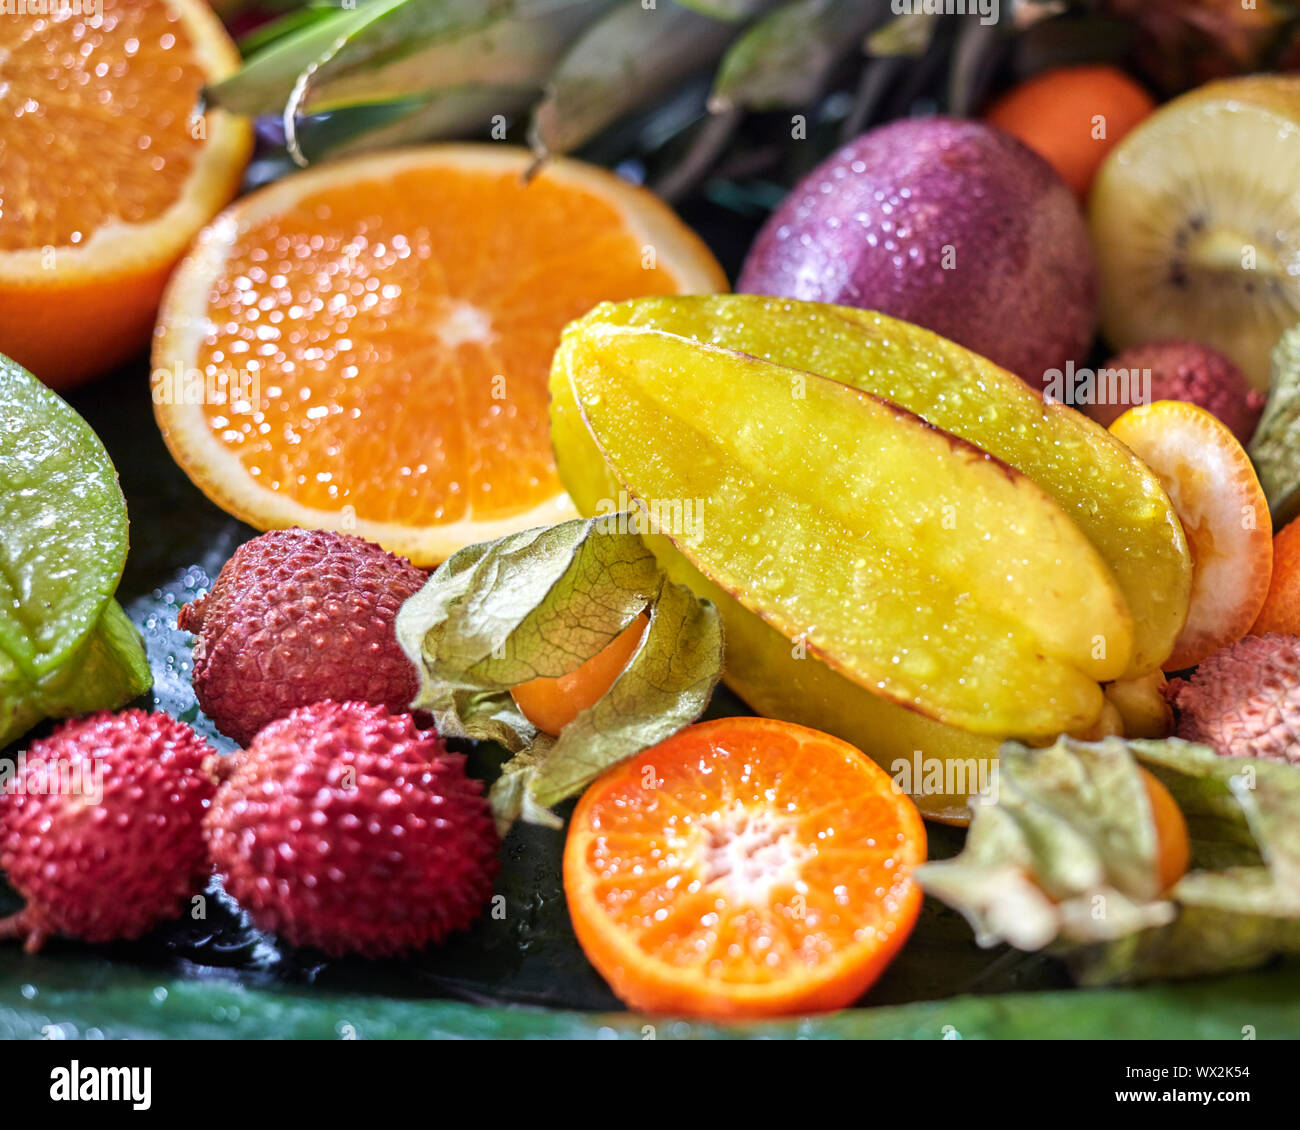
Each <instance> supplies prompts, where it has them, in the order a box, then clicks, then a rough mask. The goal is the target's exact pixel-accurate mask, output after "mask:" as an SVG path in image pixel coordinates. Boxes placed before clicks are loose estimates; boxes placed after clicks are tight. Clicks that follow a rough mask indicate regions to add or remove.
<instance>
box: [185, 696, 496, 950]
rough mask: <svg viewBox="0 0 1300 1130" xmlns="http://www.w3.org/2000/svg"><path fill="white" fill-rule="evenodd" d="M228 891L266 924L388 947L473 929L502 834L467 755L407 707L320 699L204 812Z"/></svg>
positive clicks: (264, 742) (302, 940)
mask: <svg viewBox="0 0 1300 1130" xmlns="http://www.w3.org/2000/svg"><path fill="white" fill-rule="evenodd" d="M206 829H207V836H208V845H209V850H210V852H211V855H212V860H213V863H214V864H215V865H216V868H217V870H218V872H220V873H221V875H222V876H223V878H224V881H225V887H226V892H227V893H228V894H229V895H230V896H231V897H232V898H234V899H235V901H236V902H238V903H239V904H240V906H242V907H243V908H244V909H245V910H246V911H247V912H248V914H249V916H250V917H251V918H252V920H253V922H254V924H255V925H257V926H258V927H259V928H261V929H263V930H267V931H270V932H272V933H275V934H278V935H280V936H281V937H282V938H284V939H285V940H286V941H289V942H291V943H293V944H294V945H300V946H314V947H316V948H317V949H320V950H323V951H324V952H325V953H327V954H330V955H332V956H340V955H343V954H348V953H356V954H361V955H364V956H367V957H385V956H389V955H393V954H399V953H404V952H407V951H411V950H415V949H419V948H421V947H423V946H425V945H428V944H430V943H433V942H438V941H441V940H442V939H443V938H444V937H446V936H447V934H448V933H450V932H451V931H453V930H460V929H463V928H465V927H467V926H469V925H470V923H472V922H473V921H474V919H475V918H477V917H478V915H479V914H480V913H481V912H482V910H483V907H484V905H485V903H486V902H487V900H488V898H489V896H490V895H491V893H492V881H493V879H494V878H495V877H496V872H497V855H496V852H497V846H498V840H497V834H496V830H495V828H494V827H493V824H492V820H491V817H490V816H489V813H488V807H487V803H486V801H485V800H484V798H483V796H482V786H481V785H480V783H479V782H478V781H475V780H472V779H471V778H469V777H466V775H465V767H464V758H463V757H461V756H459V755H456V754H449V753H447V751H446V747H445V746H444V745H443V744H442V741H441V739H440V738H439V737H438V735H437V734H436V733H434V732H433V731H428V730H420V729H418V728H417V727H416V725H415V723H414V721H413V720H412V719H411V718H410V716H409V715H399V714H393V713H391V712H389V711H388V710H387V709H385V708H384V707H382V706H374V705H369V704H366V703H357V702H349V703H335V702H321V703H315V704H313V705H311V706H305V707H302V708H301V709H298V710H295V711H294V712H293V713H292V714H290V715H289V716H288V717H287V718H283V719H281V720H280V721H278V722H273V723H271V725H269V726H268V727H267V728H266V729H265V730H263V731H262V732H261V733H260V734H258V735H257V737H256V738H255V739H254V741H253V743H252V744H251V745H250V746H249V747H248V748H247V749H246V750H244V751H243V752H242V753H240V754H237V755H236V764H235V768H234V771H233V772H232V773H231V775H230V776H229V778H228V779H227V780H226V781H225V783H224V784H223V785H222V786H221V788H220V790H219V791H218V793H217V797H216V800H215V801H214V802H213V805H212V809H211V811H210V812H209V814H208V817H207V821H206Z"/></svg>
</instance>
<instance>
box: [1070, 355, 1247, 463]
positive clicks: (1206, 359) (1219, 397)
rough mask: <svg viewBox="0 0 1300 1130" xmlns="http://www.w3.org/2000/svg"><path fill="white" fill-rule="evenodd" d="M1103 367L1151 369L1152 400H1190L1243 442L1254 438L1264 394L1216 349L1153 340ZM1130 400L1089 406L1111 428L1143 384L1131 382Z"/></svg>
mask: <svg viewBox="0 0 1300 1130" xmlns="http://www.w3.org/2000/svg"><path fill="white" fill-rule="evenodd" d="M1102 368H1103V369H1123V370H1126V371H1127V372H1128V373H1130V374H1138V373H1143V372H1150V374H1151V387H1150V390H1149V392H1150V395H1149V399H1150V400H1153V401H1154V400H1186V401H1190V402H1191V403H1192V404H1196V405H1199V406H1200V407H1201V408H1204V409H1205V410H1206V411H1207V412H1209V413H1210V414H1211V415H1212V416H1217V417H1218V418H1219V419H1220V420H1221V421H1222V422H1223V423H1224V424H1226V425H1227V426H1228V429H1229V430H1230V431H1231V432H1232V434H1233V435H1235V436H1236V437H1237V441H1238V442H1239V443H1242V444H1246V443H1249V442H1250V437H1251V436H1252V435H1254V434H1255V426H1256V425H1257V424H1258V423H1259V418H1260V416H1261V415H1262V414H1263V412H1264V400H1265V397H1264V394H1263V393H1262V392H1260V391H1259V390H1258V389H1253V388H1251V387H1250V384H1249V382H1248V381H1247V380H1246V375H1245V374H1244V373H1243V372H1242V371H1241V370H1240V369H1239V368H1237V366H1236V365H1234V364H1233V363H1232V361H1230V360H1229V359H1228V358H1227V357H1225V356H1224V355H1223V354H1222V353H1220V352H1219V351H1218V350H1217V349H1211V348H1210V347H1209V346H1208V345H1202V344H1200V342H1196V341H1150V342H1147V343H1146V344H1144V345H1135V346H1133V347H1132V348H1131V349H1126V350H1124V351H1123V352H1122V353H1119V354H1117V355H1116V356H1115V357H1112V358H1111V359H1110V360H1109V361H1107V362H1106V364H1105V365H1104V366H1102ZM1126 384H1127V391H1128V392H1129V393H1130V395H1129V396H1128V397H1127V399H1126V400H1122V401H1117V402H1115V403H1109V404H1093V405H1088V406H1086V409H1085V410H1086V411H1087V413H1088V415H1089V416H1091V417H1092V418H1093V419H1094V420H1096V421H1097V423H1099V424H1101V425H1103V426H1104V427H1110V425H1111V424H1113V423H1114V422H1115V421H1116V420H1117V419H1118V418H1119V417H1120V415H1122V414H1123V413H1124V412H1125V411H1127V410H1128V409H1129V408H1131V407H1132V406H1133V405H1134V404H1136V403H1138V400H1137V399H1136V398H1135V396H1134V395H1132V394H1133V393H1134V392H1141V391H1142V389H1141V386H1140V384H1139V385H1138V386H1136V387H1135V385H1134V382H1133V381H1131V380H1130V381H1128V382H1126Z"/></svg>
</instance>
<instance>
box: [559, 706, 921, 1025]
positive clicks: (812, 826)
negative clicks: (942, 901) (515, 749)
mask: <svg viewBox="0 0 1300 1130" xmlns="http://www.w3.org/2000/svg"><path fill="white" fill-rule="evenodd" d="M925 854H926V840H925V828H924V825H923V824H922V822H921V817H920V815H919V814H918V813H917V811H916V807H915V806H914V805H913V804H912V802H911V801H910V800H909V799H908V798H907V797H906V796H905V795H904V794H902V793H901V792H899V791H897V790H895V788H894V787H893V782H892V781H891V780H890V778H889V776H888V775H887V774H886V773H885V771H884V770H883V769H881V768H879V767H878V766H877V765H876V764H875V763H874V762H872V761H870V760H869V759H868V758H867V757H866V756H865V755H864V754H862V753H860V752H859V751H858V750H856V749H854V748H853V746H851V745H849V744H848V743H847V742H842V741H840V740H839V739H838V738H833V737H831V736H830V735H828V734H823V733H820V732H818V731H816V730H809V729H806V728H805V727H803V726H796V725H794V724H793V723H789V722H777V721H774V720H772V719H768V718H724V719H720V720H718V721H714V722H705V723H701V724H699V725H695V726H689V727H687V728H686V729H685V730H682V731H681V732H680V733H678V734H677V735H675V736H674V737H672V738H670V739H669V740H668V741H666V742H664V743H662V744H661V745H658V746H655V747H653V748H651V749H648V750H645V751H643V752H642V753H640V754H638V755H637V756H636V757H634V758H632V759H631V760H629V761H626V762H624V763H623V764H621V765H618V766H616V767H615V768H613V769H611V770H609V771H608V772H606V773H605V774H604V775H603V776H602V777H600V778H599V779H598V780H597V781H596V782H595V784H593V785H592V786H591V787H590V788H589V789H588V790H587V792H586V793H585V794H584V795H583V797H582V800H581V801H579V803H578V806H577V808H576V809H575V811H574V814H573V817H572V819H571V821H570V823H569V835H568V840H567V842H566V844H565V849H564V893H565V897H566V899H567V900H568V904H569V913H570V915H571V916H572V919H573V928H574V931H575V933H576V934H577V936H578V941H579V942H580V943H581V945H582V948H583V951H584V952H585V953H586V955H587V957H588V958H589V959H590V961H591V963H592V964H593V965H594V966H595V967H596V969H597V970H598V971H599V972H600V973H601V975H602V976H603V977H604V978H605V979H606V980H607V981H608V982H609V983H610V986H611V987H612V988H613V990H614V992H615V993H617V994H618V996H619V997H620V999H622V1000H624V1001H625V1002H627V1004H628V1005H630V1006H631V1007H633V1008H639V1009H642V1010H645V1011H647V1012H653V1013H665V1012H670V1013H678V1014H681V1015H686V1016H699V1017H706V1018H710V1019H742V1018H758V1017H765V1016H776V1015H782V1014H785V1013H795V1012H808V1011H814V1010H825V1009H833V1008H840V1007H842V1006H844V1005H848V1004H851V1003H852V1002H853V1001H854V1000H856V999H857V998H858V997H859V996H861V995H862V993H864V992H865V991H866V990H867V988H868V987H869V986H870V985H871V984H872V983H873V982H874V981H875V980H876V978H877V977H879V976H880V974H881V972H882V971H883V970H884V969H885V967H886V966H887V965H888V964H889V962H890V960H891V959H892V958H893V956H894V954H895V953H897V951H898V949H899V948H900V947H901V946H902V944H903V942H904V941H905V940H906V938H907V935H908V933H909V932H910V931H911V929H912V925H913V923H914V922H915V921H916V916H917V913H918V912H919V910H920V906H921V892H920V889H919V888H918V887H917V886H916V885H915V883H914V882H913V881H912V878H911V872H912V869H913V868H915V867H916V866H918V865H919V864H921V863H923V862H924V861H925Z"/></svg>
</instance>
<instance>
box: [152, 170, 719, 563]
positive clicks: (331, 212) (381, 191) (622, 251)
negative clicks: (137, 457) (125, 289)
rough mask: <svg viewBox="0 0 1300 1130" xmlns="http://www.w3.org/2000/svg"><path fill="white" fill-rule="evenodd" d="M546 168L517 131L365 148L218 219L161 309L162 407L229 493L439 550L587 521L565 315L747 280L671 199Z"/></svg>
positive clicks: (299, 520)
mask: <svg viewBox="0 0 1300 1130" xmlns="http://www.w3.org/2000/svg"><path fill="white" fill-rule="evenodd" d="M532 161H533V158H532V155H531V154H529V153H528V152H526V151H524V150H521V149H515V148H511V147H507V146H498V145H436V146H427V147H421V148H415V149H408V150H401V151H396V152H389V153H385V154H382V155H378V156H368V157H362V158H357V159H354V160H350V161H346V162H340V163H338V164H332V165H326V166H323V167H321V168H319V169H316V170H312V171H309V172H305V173H301V174H298V175H296V176H292V177H289V178H286V179H285V180H282V181H280V182H278V183H276V184H274V185H272V186H270V187H268V188H265V189H262V190H261V191H259V192H256V193H253V194H252V195H251V196H248V197H246V198H244V199H243V200H241V201H239V202H238V203H236V204H235V205H233V206H232V207H231V208H229V209H228V210H227V211H226V212H225V213H223V214H222V215H221V216H220V217H219V218H218V219H217V220H216V221H215V222H214V223H213V224H212V225H211V226H210V227H209V228H208V229H207V230H206V231H205V232H204V233H203V235H202V236H201V237H200V238H199V240H198V241H197V243H196V245H195V247H194V250H193V252H192V254H191V255H190V256H189V258H188V259H187V260H186V262H185V263H184V264H183V265H182V267H181V268H180V269H179V270H178V271H177V273H176V275H175V277H174V278H173V280H172V283H171V285H170V287H169V289H168V292H167V295H166V299H165V301H164V304H163V309H162V313H161V316H160V319H159V325H158V332H157V337H156V340H155V347H154V381H155V387H154V401H155V405H156V409H157V416H158V422H159V424H160V425H161V427H162V431H163V435H164V437H165V438H166V441H167V445H168V447H169V448H170V449H171V452H172V454H173V455H174V456H175V458H176V460H177V462H178V463H180V465H181V466H182V467H183V468H184V469H185V470H186V471H187V472H188V474H189V475H190V477H191V478H192V479H193V480H194V481H195V482H196V483H197V484H198V486H199V487H200V488H201V489H202V490H203V491H204V492H205V493H206V494H207V495H208V496H209V497H210V498H212V499H213V500H214V501H215V502H216V503H218V504H219V505H220V506H222V507H224V508H225V509H226V510H228V511H229V512H230V513H232V514H235V515H236V516H238V517H240V518H242V519H244V520H245V521H247V522H249V523H250V524H252V525H254V526H257V527H258V528H259V529H269V528H272V527H280V526H293V525H298V526H309V527H322V528H333V529H342V530H346V531H349V532H352V533H357V534H360V535H361V536H363V537H367V538H370V539H371V540H373V541H377V542H379V543H380V544H382V545H384V546H385V547H386V548H388V549H391V550H394V551H395V552H398V553H401V554H404V555H405V556H407V557H409V558H411V559H412V560H413V561H415V562H417V563H418V564H422V565H431V564H434V563H436V562H438V561H440V560H442V559H443V558H445V557H446V556H448V555H449V554H451V553H452V552H454V551H455V550H456V549H459V548H460V547H461V546H463V545H467V544H470V543H471V542H478V541H483V540H486V539H489V538H495V537H500V536H502V535H504V534H506V533H509V532H511V531H513V530H518V529H525V528H527V527H529V526H536V525H541V524H545V523H550V522H555V521H560V520H562V519H564V518H567V517H571V516H572V515H573V511H572V509H571V505H570V503H569V501H568V497H567V496H566V495H565V494H564V491H563V488H562V487H561V486H560V482H559V479H558V477H557V475H556V472H555V465H554V461H553V458H552V454H551V447H550V435H549V427H548V422H547V376H548V373H549V369H550V361H551V354H552V353H553V352H554V350H555V347H556V345H557V344H558V343H559V339H560V330H561V329H562V327H563V326H564V325H565V324H566V323H567V322H569V321H570V320H572V319H573V318H576V317H578V316H579V315H581V314H584V313H586V312H587V311H588V310H589V309H590V308H591V307H592V306H594V305H595V304H596V303H598V302H600V301H601V300H603V299H621V298H632V297H636V296H640V295H647V294H668V293H677V292H682V293H685V292H703V293H712V292H715V291H718V290H721V289H725V288H726V277H725V276H724V275H723V273H722V271H721V269H720V268H719V267H718V264H717V262H716V261H715V260H714V258H713V256H712V255H711V254H710V253H709V251H708V249H707V248H706V247H705V246H704V245H703V244H702V243H701V242H700V240H699V239H698V238H697V237H696V236H695V235H694V234H693V233H692V232H691V231H690V230H689V229H688V228H686V227H685V226H684V225H683V224H682V223H681V221H680V220H678V219H677V217H676V216H675V215H674V214H673V213H672V212H671V211H670V210H669V209H668V208H667V207H666V206H665V205H663V204H662V203H660V202H659V201H658V200H657V199H656V198H655V197H654V196H653V195H652V194H651V193H649V192H647V191H645V190H644V189H641V188H637V187H635V186H633V185H631V184H628V183H627V182H625V181H623V180H620V179H619V178H618V177H615V176H613V175H612V174H610V173H608V172H605V171H603V170H601V169H597V168H594V167H592V166H589V165H584V164H581V163H579V162H575V161H554V162H551V163H549V164H547V165H546V166H545V167H544V168H543V169H542V170H541V172H540V173H538V175H537V176H535V177H533V178H532V179H531V180H528V179H526V177H525V173H526V172H527V171H528V169H529V167H530V165H531V164H532ZM187 378H188V381H187ZM186 383H188V384H189V385H190V386H191V387H190V390H189V394H181V393H180V392H179V389H180V386H181V385H182V384H186Z"/></svg>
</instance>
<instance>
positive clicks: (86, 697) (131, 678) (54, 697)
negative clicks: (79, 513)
mask: <svg viewBox="0 0 1300 1130" xmlns="http://www.w3.org/2000/svg"><path fill="white" fill-rule="evenodd" d="M152 684H153V675H152V673H151V672H150V670H149V660H148V658H147V657H146V655H145V651H144V645H143V644H142V643H141V641H140V634H139V633H138V632H137V631H136V630H135V627H134V625H132V623H131V621H130V620H129V619H127V616H126V613H125V612H123V611H122V608H121V606H120V605H119V604H118V603H117V601H115V600H110V601H109V602H108V604H107V605H106V606H105V608H104V612H103V615H101V616H100V619H99V623H98V624H97V625H96V626H95V630H94V631H93V632H92V633H91V635H90V637H89V638H88V639H87V640H86V641H85V642H84V643H83V644H82V645H81V648H80V649H79V650H78V651H77V652H76V653H74V655H73V656H72V657H71V658H70V659H69V660H68V661H67V662H65V663H64V664H63V666H61V667H59V668H58V669H57V670H55V671H54V672H52V673H51V674H49V675H46V676H45V677H44V678H43V679H41V680H39V681H38V682H36V683H31V682H29V681H28V680H27V679H26V677H25V676H24V675H23V674H22V672H21V671H19V670H18V668H17V667H16V666H15V665H14V664H13V663H12V661H10V660H9V658H8V657H7V656H5V655H4V654H3V653H0V746H4V745H7V744H8V743H9V742H11V741H14V740H15V739H16V738H19V737H21V736H22V735H23V734H25V733H26V732H27V731H28V730H29V729H31V728H32V727H33V726H34V725H36V723H37V722H40V721H42V720H43V719H45V718H70V717H72V716H73V715H77V714H87V713H90V712H91V711H94V710H116V709H117V708H118V707H121V706H125V705H126V704H127V703H128V702H130V701H131V700H132V699H133V698H137V697H138V696H140V695H142V694H144V692H145V691H147V690H148V689H149V687H150V686H151V685H152Z"/></svg>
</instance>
